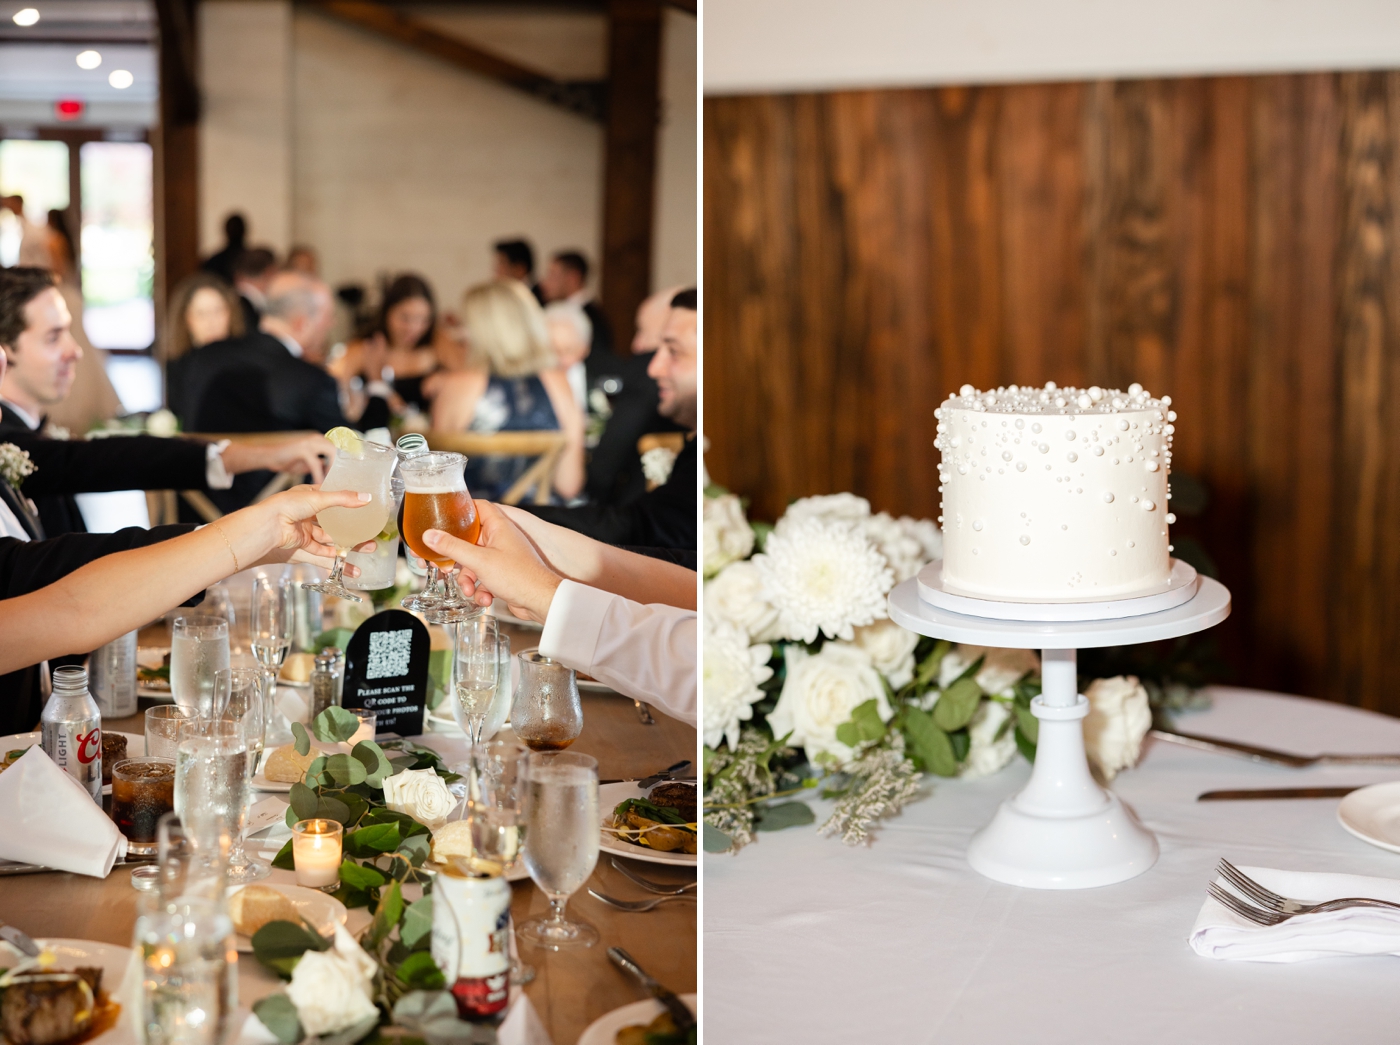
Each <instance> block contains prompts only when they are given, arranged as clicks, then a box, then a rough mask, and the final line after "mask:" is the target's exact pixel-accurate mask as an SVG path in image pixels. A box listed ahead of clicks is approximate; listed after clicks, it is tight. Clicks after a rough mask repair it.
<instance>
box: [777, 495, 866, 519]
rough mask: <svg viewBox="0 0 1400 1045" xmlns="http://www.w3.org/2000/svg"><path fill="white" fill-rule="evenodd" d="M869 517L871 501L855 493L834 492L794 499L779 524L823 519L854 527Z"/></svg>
mask: <svg viewBox="0 0 1400 1045" xmlns="http://www.w3.org/2000/svg"><path fill="white" fill-rule="evenodd" d="M869 517H870V502H869V501H867V500H866V499H865V498H864V497H857V496H856V495H855V494H853V493H832V494H824V495H822V496H821V497H803V498H800V499H798V500H796V501H793V502H792V503H791V504H790V505H788V506H787V511H786V512H784V513H783V517H782V518H781V519H779V520H778V525H779V526H784V525H792V524H793V523H799V522H802V521H803V520H804V519H821V520H822V521H823V522H840V523H845V524H846V525H848V526H853V527H854V526H858V525H860V524H861V523H863V522H864V521H865V520H866V519H868V518H869Z"/></svg>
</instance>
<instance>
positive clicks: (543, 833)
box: [518, 751, 601, 951]
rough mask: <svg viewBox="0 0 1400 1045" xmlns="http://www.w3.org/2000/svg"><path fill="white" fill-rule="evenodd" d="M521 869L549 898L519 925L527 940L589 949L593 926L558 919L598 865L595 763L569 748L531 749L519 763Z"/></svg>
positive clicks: (595, 932) (593, 937)
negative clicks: (522, 780)
mask: <svg viewBox="0 0 1400 1045" xmlns="http://www.w3.org/2000/svg"><path fill="white" fill-rule="evenodd" d="M523 814H524V817H525V824H526V832H527V833H526V838H525V849H524V851H525V868H526V870H528V871H529V872H530V877H531V878H532V879H534V882H535V884H536V885H537V886H539V887H540V889H541V890H542V891H543V892H544V894H545V895H546V896H548V897H549V913H548V914H545V915H543V916H541V917H539V918H531V919H530V920H529V921H527V922H524V923H522V924H521V925H520V926H519V929H518V931H519V933H520V935H521V936H523V937H524V938H525V939H527V940H529V941H530V942H531V943H534V944H537V945H538V946H540V947H546V948H548V949H549V950H552V951H557V950H560V949H561V948H564V947H591V946H593V944H595V943H597V942H598V930H597V929H595V928H594V927H593V926H591V925H589V924H588V923H587V922H583V921H574V922H570V921H568V920H567V919H566V918H565V917H564V909H565V906H566V905H567V904H568V902H569V897H570V896H572V895H573V894H574V893H575V892H577V891H578V890H579V889H581V888H582V887H583V883H584V882H586V881H588V876H589V875H591V874H592V873H593V868H594V867H595V866H597V863H598V843H599V839H600V837H601V832H600V830H599V826H600V823H601V821H600V820H599V819H598V762H597V760H596V759H594V758H593V757H592V756H591V755H582V754H579V753H578V752H574V751H549V752H534V753H532V754H531V755H529V757H528V758H527V759H526V762H525V801H524V808H523Z"/></svg>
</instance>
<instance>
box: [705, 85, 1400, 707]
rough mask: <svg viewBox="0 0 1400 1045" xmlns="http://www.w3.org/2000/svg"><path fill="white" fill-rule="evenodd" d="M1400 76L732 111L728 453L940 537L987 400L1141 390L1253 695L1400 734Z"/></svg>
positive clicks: (709, 326) (710, 383)
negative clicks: (942, 457)
mask: <svg viewBox="0 0 1400 1045" xmlns="http://www.w3.org/2000/svg"><path fill="white" fill-rule="evenodd" d="M1397 144H1400V72H1374V73H1344V74H1327V73H1321V74H1308V75H1288V76H1265V77H1226V78H1211V79H1177V80H1149V81H1121V82H1098V83H1072V84H1053V85H1015V86H993V87H978V88H941V89H930V90H901V91H868V92H843V93H833V94H806V95H793V96H758V97H736V98H712V99H709V100H707V101H706V103H705V294H706V297H705V340H704V348H705V431H706V435H707V437H708V439H709V442H710V449H709V453H708V456H707V463H708V466H709V469H710V472H711V474H712V476H713V477H714V478H715V480H716V481H718V482H720V483H723V484H724V485H726V486H729V487H731V488H732V489H734V490H737V491H739V492H742V493H744V494H746V495H747V496H749V497H751V498H752V499H753V512H754V514H755V516H756V517H758V518H768V519H772V518H775V517H776V516H778V515H779V514H781V512H782V510H783V507H784V505H785V504H786V503H787V502H788V501H790V500H791V499H792V498H795V497H800V496H805V495H808V494H815V493H827V492H833V491H838V490H853V491H855V492H857V493H859V494H862V495H864V496H866V497H868V498H870V500H871V501H872V502H873V503H874V504H875V506H876V507H877V508H878V509H884V510H888V511H891V512H894V513H896V514H911V515H917V516H928V517H935V516H936V515H937V514H938V512H937V508H938V494H937V487H936V472H935V464H936V461H937V452H936V451H935V450H934V448H933V437H934V424H935V422H934V418H933V410H934V408H935V407H936V406H937V405H938V403H939V402H940V401H941V400H942V399H943V398H944V397H945V396H946V395H947V394H948V392H949V391H950V390H952V389H954V388H956V387H958V386H959V385H961V384H963V383H964V382H971V383H972V384H974V385H976V386H978V387H987V386H994V385H997V384H1007V383H1012V382H1016V383H1022V384H1025V383H1041V382H1044V381H1046V380H1054V381H1057V382H1059V383H1061V384H1071V383H1077V384H1100V385H1105V386H1118V387H1126V386H1127V385H1128V384H1129V383H1131V382H1132V381H1140V382H1142V383H1143V384H1144V385H1145V386H1146V387H1147V388H1148V389H1150V390H1151V391H1152V392H1154V393H1156V394H1162V393H1168V394H1170V395H1171V396H1172V397H1173V401H1174V402H1173V405H1174V407H1175V409H1176V410H1177V411H1178V413H1179V415H1180V419H1179V421H1178V422H1177V435H1176V456H1175V462H1174V463H1175V467H1176V469H1177V470H1178V471H1179V472H1182V473H1186V474H1189V475H1194V476H1197V477H1199V478H1201V479H1202V480H1204V481H1205V482H1206V483H1207V484H1208V486H1209V488H1210V490H1211V492H1212V494H1213V501H1212V503H1211V506H1210V508H1209V509H1208V511H1207V513H1206V514H1205V515H1204V516H1203V517H1202V518H1201V519H1199V520H1197V521H1196V536H1197V537H1198V538H1199V539H1200V540H1201V542H1202V543H1203V544H1204V545H1205V547H1206V548H1207V549H1208V550H1209V552H1210V553H1211V554H1212V555H1213V556H1214V558H1215V559H1216V560H1217V562H1218V563H1219V564H1220V567H1221V572H1222V579H1223V580H1224V581H1225V582H1226V583H1227V584H1228V585H1229V586H1230V588H1231V590H1232V591H1233V593H1234V597H1235V616H1234V618H1233V619H1232V620H1231V621H1230V622H1228V623H1227V625H1226V626H1225V627H1224V628H1223V629H1222V637H1223V639H1224V641H1225V644H1226V646H1227V650H1228V653H1229V656H1230V659H1231V660H1232V662H1233V664H1234V667H1235V669H1236V678H1237V681H1240V682H1242V683H1244V684H1248V685H1256V686H1260V687H1265V688H1271V689H1279V690H1283V691H1286V692H1295V693H1307V694H1311V695H1314V696H1320V697H1327V698H1330V699H1334V700H1342V701H1346V702H1349V703H1353V704H1359V705H1362V706H1365V707H1369V708H1375V709H1379V710H1383V711H1386V712H1389V713H1392V714H1400V686H1396V685H1393V684H1388V681H1389V679H1390V678H1391V677H1392V676H1394V675H1395V673H1396V669H1395V668H1394V667H1393V663H1394V657H1395V654H1396V650H1397V648H1400V642H1397V640H1400V630H1397V626H1398V625H1400V525H1397V522H1398V521H1400V514H1398V512H1400V264H1398V263H1397V260H1396V250H1397V238H1396V228H1395V226H1396V223H1397V221H1400V155H1397Z"/></svg>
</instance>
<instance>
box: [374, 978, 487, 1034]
mask: <svg viewBox="0 0 1400 1045" xmlns="http://www.w3.org/2000/svg"><path fill="white" fill-rule="evenodd" d="M393 1018H394V1024H395V1026H399V1027H403V1028H405V1029H406V1030H408V1031H410V1032H412V1033H414V1034H421V1035H422V1036H423V1040H424V1041H426V1042H427V1043H428V1045H495V1042H496V1031H495V1029H494V1028H492V1027H488V1026H486V1025H484V1024H473V1023H468V1022H466V1021H465V1020H461V1019H458V1018H457V1003H456V1001H455V1000H454V999H453V997H452V995H451V994H449V993H447V992H446V991H410V992H409V993H407V994H405V995H404V996H403V997H402V998H400V999H399V1000H398V1003H397V1004H395V1006H394V1017H393Z"/></svg>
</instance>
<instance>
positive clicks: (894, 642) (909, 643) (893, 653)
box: [856, 620, 919, 689]
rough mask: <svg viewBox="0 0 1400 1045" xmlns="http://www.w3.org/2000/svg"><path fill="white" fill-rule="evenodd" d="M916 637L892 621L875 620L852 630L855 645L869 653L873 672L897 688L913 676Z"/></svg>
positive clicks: (917, 637) (917, 642)
mask: <svg viewBox="0 0 1400 1045" xmlns="http://www.w3.org/2000/svg"><path fill="white" fill-rule="evenodd" d="M918 644H919V636H918V635H916V634H915V633H914V632H912V631H910V630H909V629H908V628H901V627H900V626H899V625H898V624H896V623H895V622H894V621H892V620H877V621H876V622H875V623H874V624H866V625H864V626H863V627H859V628H857V629H856V645H857V646H859V647H860V648H861V649H863V650H865V652H866V653H869V654H870V661H871V663H873V664H874V665H875V670H876V671H878V672H879V673H880V674H881V675H884V676H885V678H887V679H889V680H890V687H891V688H892V689H899V687H900V686H903V685H904V684H905V683H907V682H909V681H910V680H911V679H913V677H914V647H915V646H917V645H918Z"/></svg>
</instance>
